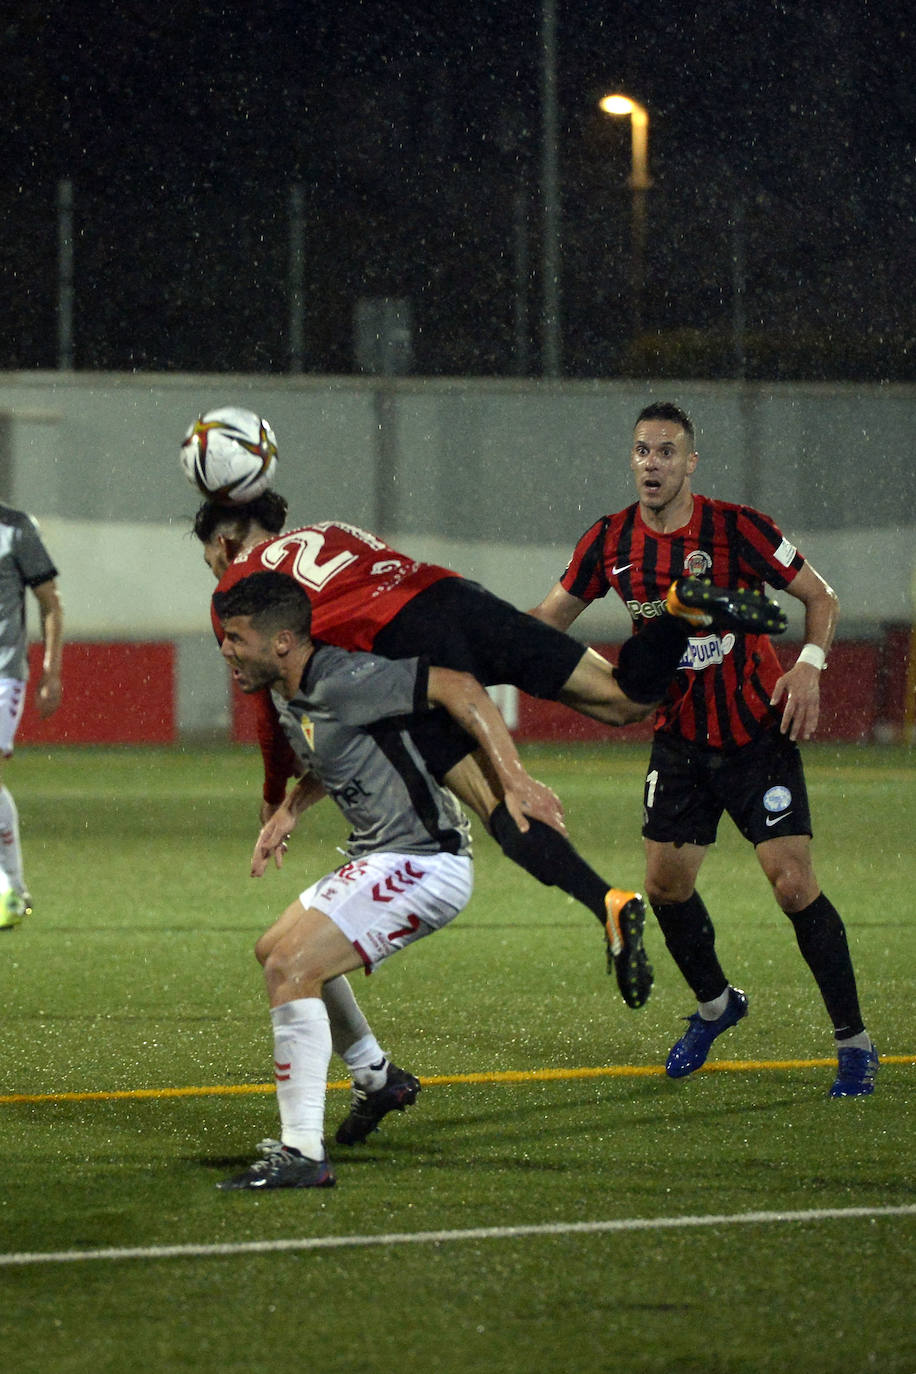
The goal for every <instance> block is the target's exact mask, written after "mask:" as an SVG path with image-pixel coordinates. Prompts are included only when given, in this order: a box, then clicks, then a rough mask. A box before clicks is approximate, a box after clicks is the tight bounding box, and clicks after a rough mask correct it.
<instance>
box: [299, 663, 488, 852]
mask: <svg viewBox="0 0 916 1374" xmlns="http://www.w3.org/2000/svg"><path fill="white" fill-rule="evenodd" d="M428 678H429V667H428V665H427V664H426V662H425V661H424V660H423V659H416V658H407V659H399V660H398V661H397V662H392V661H391V660H390V659H387V658H378V657H377V656H375V655H374V654H364V653H350V652H348V651H347V650H345V649H337V648H335V647H333V646H332V645H329V644H320V645H318V647H317V648H316V651H315V653H314V654H313V656H312V657H311V659H310V660H309V662H308V664H307V666H306V669H305V673H304V674H303V678H302V683H301V684H300V688H299V691H298V693H297V694H296V696H294V697H293V699H292V700H291V701H286V700H285V699H284V698H283V697H281V696H280V695H279V694H278V693H277V692H274V693H272V695H273V699H274V704H275V705H276V708H277V711H278V713H279V716H280V722H281V724H282V726H283V729H284V732H285V733H286V736H287V738H288V740H289V742H290V744H291V745H292V748H293V752H294V753H295V755H296V757H297V758H298V759H299V761H300V762H301V763H302V765H303V772H304V771H306V769H310V770H311V771H312V772H313V773H315V774H317V776H318V777H319V778H320V779H321V781H322V782H323V783H324V786H325V788H326V790H327V792H328V795H329V796H330V797H332V798H333V799H334V801H335V802H336V803H337V805H338V806H339V807H340V810H341V811H342V812H343V813H344V815H345V816H346V818H347V820H348V821H349V823H350V825H351V826H352V827H353V829H352V833H351V835H350V838H349V840H348V842H347V853H348V856H349V857H350V858H351V859H358V858H361V857H363V856H364V855H366V854H373V853H376V852H378V851H383V850H390V851H393V852H394V853H397V854H438V853H446V854H470V852H471V842H470V826H469V824H468V820H467V817H466V816H465V815H464V813H463V811H462V810H461V808H460V807H459V805H458V803H457V802H456V801H455V798H454V797H453V796H452V794H451V792H449V791H447V790H446V789H445V788H444V787H441V786H440V785H439V783H437V782H436V780H435V778H434V777H433V776H432V774H431V773H430V772H429V771H428V769H427V768H426V765H425V764H424V762H423V759H422V757H421V755H420V753H419V751H418V750H417V749H416V747H415V745H414V743H413V740H412V739H411V737H410V730H409V725H410V720H409V717H410V716H411V715H413V714H414V712H417V711H425V710H427V709H428V701H427V682H428Z"/></svg>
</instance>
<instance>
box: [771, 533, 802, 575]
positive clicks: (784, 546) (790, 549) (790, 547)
mask: <svg viewBox="0 0 916 1374" xmlns="http://www.w3.org/2000/svg"><path fill="white" fill-rule="evenodd" d="M797 552H798V550H797V549H796V547H795V545H794V544H790V543H789V541H788V539H784V540H783V541H782V543H781V544H780V546H779V548H778V549H777V550H776V552H775V553H774V554H773V557H774V558H775V559H776V562H777V563H781V564H782V566H783V567H784V568H788V567H790V566H791V564H792V559H793V558H794V557H795V555H796V553H797Z"/></svg>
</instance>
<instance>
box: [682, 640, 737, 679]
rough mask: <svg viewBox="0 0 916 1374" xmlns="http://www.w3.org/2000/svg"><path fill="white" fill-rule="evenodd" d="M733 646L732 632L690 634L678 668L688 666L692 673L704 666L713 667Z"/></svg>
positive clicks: (700, 670) (697, 671) (698, 671)
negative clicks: (720, 634) (720, 635)
mask: <svg viewBox="0 0 916 1374" xmlns="http://www.w3.org/2000/svg"><path fill="white" fill-rule="evenodd" d="M734 647H735V636H734V635H733V634H727V635H722V637H721V638H720V637H719V635H696V636H694V635H691V637H690V639H688V641H687V648H686V649H685V650H684V653H683V656H682V658H681V661H680V663H679V664H678V665H677V666H678V668H689V669H690V670H691V671H692V672H694V673H700V672H702V671H703V669H704V668H715V667H716V666H717V665H718V664H720V663H721V662H722V661H723V659H724V658H725V655H726V654H730V653H731V651H732V649H733V648H734Z"/></svg>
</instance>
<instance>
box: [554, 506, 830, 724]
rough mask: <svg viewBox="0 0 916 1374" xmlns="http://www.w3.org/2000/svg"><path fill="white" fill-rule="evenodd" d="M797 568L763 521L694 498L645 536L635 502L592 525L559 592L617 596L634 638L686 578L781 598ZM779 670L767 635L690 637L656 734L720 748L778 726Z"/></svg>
mask: <svg viewBox="0 0 916 1374" xmlns="http://www.w3.org/2000/svg"><path fill="white" fill-rule="evenodd" d="M804 561H805V560H804V558H803V556H802V555H801V554H800V553H799V552H798V550H797V549H796V548H795V547H794V545H792V544H791V543H790V542H789V540H788V539H786V538H785V536H784V535H783V533H782V531H781V530H780V529H779V528H778V527H777V526H776V525H775V524H774V523H773V521H772V520H771V519H770V517H769V516H767V515H762V514H761V512H760V511H757V510H754V509H753V508H752V507H751V506H739V505H732V504H730V503H729V502H727V501H714V500H712V499H711V498H710V497H708V496H694V498H693V514H692V515H691V517H690V520H689V521H688V522H687V524H685V525H682V526H681V528H680V529H677V530H673V531H672V532H671V533H670V534H658V533H656V531H655V530H652V529H650V528H649V526H648V525H647V524H646V523H645V521H644V520H643V518H642V515H641V513H640V509H639V504H638V503H634V504H633V505H632V506H628V507H627V508H626V510H622V511H618V512H617V513H616V514H615V515H606V516H604V518H603V519H601V520H597V521H596V522H595V524H594V525H592V526H591V527H590V528H589V529H587V530H586V531H585V533H584V534H583V536H582V538H581V539H580V540H579V542H578V543H577V545H576V547H575V550H574V552H573V556H572V559H571V560H570V563H569V566H568V567H567V569H566V571H565V572H564V574H563V576H562V578H561V579H560V584H561V586H562V587H563V588H564V589H565V590H566V591H567V592H569V593H570V595H571V596H576V597H578V598H579V599H580V600H581V601H586V602H591V601H594V600H596V599H597V598H598V597H601V596H606V595H607V593H608V592H609V591H615V592H616V593H617V595H618V596H619V597H620V598H621V600H622V601H623V602H624V604H625V605H626V608H627V610H628V611H629V613H630V616H631V618H632V620H633V628H634V630H635V631H636V632H638V631H639V628H640V626H641V625H643V624H645V622H646V621H647V620H651V619H653V618H654V617H655V616H658V615H664V614H666V612H665V610H664V601H665V593H666V592H667V590H668V588H669V587H670V585H671V583H672V582H674V581H676V580H677V578H679V577H683V576H684V575H685V574H690V575H692V576H694V577H707V578H709V580H710V581H712V582H713V583H715V584H716V585H717V586H720V587H758V588H760V587H762V586H763V585H764V583H768V584H769V585H770V586H771V587H774V588H775V589H776V590H777V591H782V590H783V589H784V588H786V587H788V586H789V584H790V583H791V582H792V580H793V579H794V578H795V576H796V574H797V573H798V572H799V570H800V569H801V567H802V566H803V564H804ZM781 671H782V670H781V668H780V666H779V660H778V659H777V657H776V653H775V650H774V649H773V646H772V644H771V643H770V640H769V638H768V637H767V636H766V635H755V634H740V633H739V634H737V635H736V634H734V633H732V632H731V631H729V632H727V633H725V634H720V633H719V632H718V631H716V630H709V631H697V632H696V633H694V634H693V635H691V637H690V640H689V642H688V646H687V650H686V652H685V654H684V658H683V659H682V661H681V667H680V670H679V672H678V675H677V677H676V679H675V681H674V683H673V684H672V687H671V689H670V691H669V693H668V696H667V697H666V699H665V701H664V702H663V703H662V705H661V706H660V707H659V710H658V713H657V716H656V722H655V728H656V730H664V731H667V732H668V733H669V734H673V735H679V736H680V737H681V738H683V739H686V740H692V741H696V742H698V743H701V744H708V745H711V746H712V747H714V748H717V749H729V748H735V747H738V746H740V745H743V744H747V743H748V742H749V741H750V740H751V739H753V738H754V737H755V736H756V735H758V734H760V732H761V731H762V730H764V729H767V728H769V727H770V726H772V725H774V724H776V722H777V721H778V719H779V717H778V715H777V713H776V712H775V711H773V710H772V708H771V707H770V705H769V701H770V696H771V694H772V690H773V687H774V685H775V683H776V680H777V678H778V677H779V676H780V673H781Z"/></svg>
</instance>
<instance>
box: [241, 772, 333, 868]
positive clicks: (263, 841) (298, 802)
mask: <svg viewBox="0 0 916 1374" xmlns="http://www.w3.org/2000/svg"><path fill="white" fill-rule="evenodd" d="M325 796H327V793H326V792H325V789H324V783H323V782H321V780H320V779H319V778H316V777H315V775H314V773H305V774H304V775H303V776H302V777H301V778H299V780H298V781H297V783H296V785H295V787H293V788H292V790H291V791H290V793H289V796H288V797H287V798H286V799H285V801H283V802H281V804H280V805H279V806H277V807H276V808H275V809H274V811H273V813H272V814H271V815H270V816H269V817H267V819H266V820H265V821H264V824H263V825H262V826H261V829H260V832H259V834H258V838H257V840H256V841H255V846H254V853H253V854H252V856H251V876H252V878H261V877H263V876H264V874H265V873H266V872H267V867H268V864H269V863H270V861H271V859H273V861H274V863H275V864H276V866H277V868H282V867H283V856H284V855H285V853H286V847H287V841H288V840H289V837H290V835H291V834H292V832H293V830H294V829H295V826H296V822H297V821H298V819H299V817H300V816H301V815H302V813H303V812H304V811H307V810H308V809H309V807H310V806H314V805H315V803H316V802H319V801H321V800H322V798H323V797H325Z"/></svg>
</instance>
